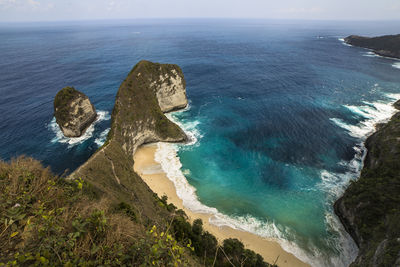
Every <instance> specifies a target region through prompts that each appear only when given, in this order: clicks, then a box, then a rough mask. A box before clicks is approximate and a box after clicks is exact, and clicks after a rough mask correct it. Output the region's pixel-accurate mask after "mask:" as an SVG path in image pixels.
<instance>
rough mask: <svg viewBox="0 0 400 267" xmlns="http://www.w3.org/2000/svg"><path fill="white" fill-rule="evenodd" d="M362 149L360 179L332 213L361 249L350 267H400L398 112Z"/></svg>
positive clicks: (347, 190)
mask: <svg viewBox="0 0 400 267" xmlns="http://www.w3.org/2000/svg"><path fill="white" fill-rule="evenodd" d="M394 106H395V107H396V108H398V109H399V107H400V101H398V102H397V103H395V105H394ZM365 145H366V147H367V149H368V153H367V156H366V158H365V160H364V167H363V169H362V172H361V176H360V178H359V179H358V180H357V181H355V182H352V183H351V184H350V186H349V187H348V188H347V189H346V191H345V193H344V195H343V196H342V197H341V198H340V199H339V200H337V201H336V203H335V205H334V208H335V212H336V214H337V215H338V217H339V218H340V220H341V222H342V223H343V225H344V227H345V229H346V230H347V232H348V233H349V234H350V235H351V236H352V237H353V239H354V240H355V242H356V244H357V246H358V247H359V249H360V250H359V254H358V257H357V259H356V260H355V262H353V263H352V265H351V266H400V227H399V224H400V112H399V113H397V114H395V115H394V116H393V117H392V118H391V120H390V121H389V122H388V123H387V124H383V125H380V126H379V127H378V129H377V131H376V132H375V133H374V134H373V135H371V136H370V137H369V138H368V139H367V141H366V144H365Z"/></svg>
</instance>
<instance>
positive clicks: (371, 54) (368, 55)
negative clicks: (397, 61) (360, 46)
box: [363, 51, 380, 57]
mask: <svg viewBox="0 0 400 267" xmlns="http://www.w3.org/2000/svg"><path fill="white" fill-rule="evenodd" d="M363 56H364V57H380V56H379V55H377V54H375V53H374V52H372V51H368V52H366V53H364V54H363Z"/></svg>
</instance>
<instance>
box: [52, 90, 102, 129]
mask: <svg viewBox="0 0 400 267" xmlns="http://www.w3.org/2000/svg"><path fill="white" fill-rule="evenodd" d="M54 116H55V117H56V122H57V124H58V126H59V127H60V129H61V131H62V132H63V134H64V135H65V136H67V137H79V136H81V135H82V134H83V133H84V132H85V131H86V129H87V128H88V127H89V126H90V124H92V123H93V122H94V121H95V120H96V117H97V113H96V109H95V108H94V106H93V104H92V103H91V102H90V100H89V98H88V97H87V96H86V95H85V94H84V93H82V92H79V91H78V90H76V89H75V88H73V87H65V88H63V89H61V90H60V91H59V92H58V93H57V95H56V97H55V98H54Z"/></svg>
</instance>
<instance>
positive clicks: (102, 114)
mask: <svg viewBox="0 0 400 267" xmlns="http://www.w3.org/2000/svg"><path fill="white" fill-rule="evenodd" d="M110 119H111V116H110V114H109V113H108V112H107V111H101V110H99V111H97V119H96V120H95V121H94V122H93V123H92V124H91V125H90V126H89V127H88V128H87V129H86V131H85V133H84V134H83V135H81V136H80V137H66V136H64V134H63V132H62V131H61V129H60V127H59V126H58V124H57V122H56V118H55V117H53V119H52V120H51V122H50V123H49V124H48V129H49V130H51V131H52V132H53V133H54V134H55V136H54V137H53V139H51V142H52V143H62V144H68V147H69V148H71V147H73V146H76V145H79V144H82V143H83V142H85V141H86V140H88V139H90V138H91V137H92V136H93V134H94V129H95V125H96V124H98V123H99V122H101V121H106V120H110ZM100 136H101V135H100ZM105 136H107V135H105ZM96 140H97V139H96ZM98 141H99V143H100V141H101V139H99V140H98ZM104 141H105V139H104ZM104 141H103V142H104ZM95 142H96V141H95ZM96 144H98V142H96Z"/></svg>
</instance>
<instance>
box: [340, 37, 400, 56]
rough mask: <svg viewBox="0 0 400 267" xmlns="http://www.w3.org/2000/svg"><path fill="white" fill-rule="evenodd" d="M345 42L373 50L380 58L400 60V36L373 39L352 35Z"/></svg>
mask: <svg viewBox="0 0 400 267" xmlns="http://www.w3.org/2000/svg"><path fill="white" fill-rule="evenodd" d="M344 41H345V42H346V43H348V44H351V45H354V46H359V47H364V48H368V49H372V50H373V51H374V52H375V53H376V54H378V55H380V56H384V57H393V58H400V34H398V35H385V36H380V37H372V38H370V37H362V36H357V35H351V36H348V37H346V38H345V39H344Z"/></svg>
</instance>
